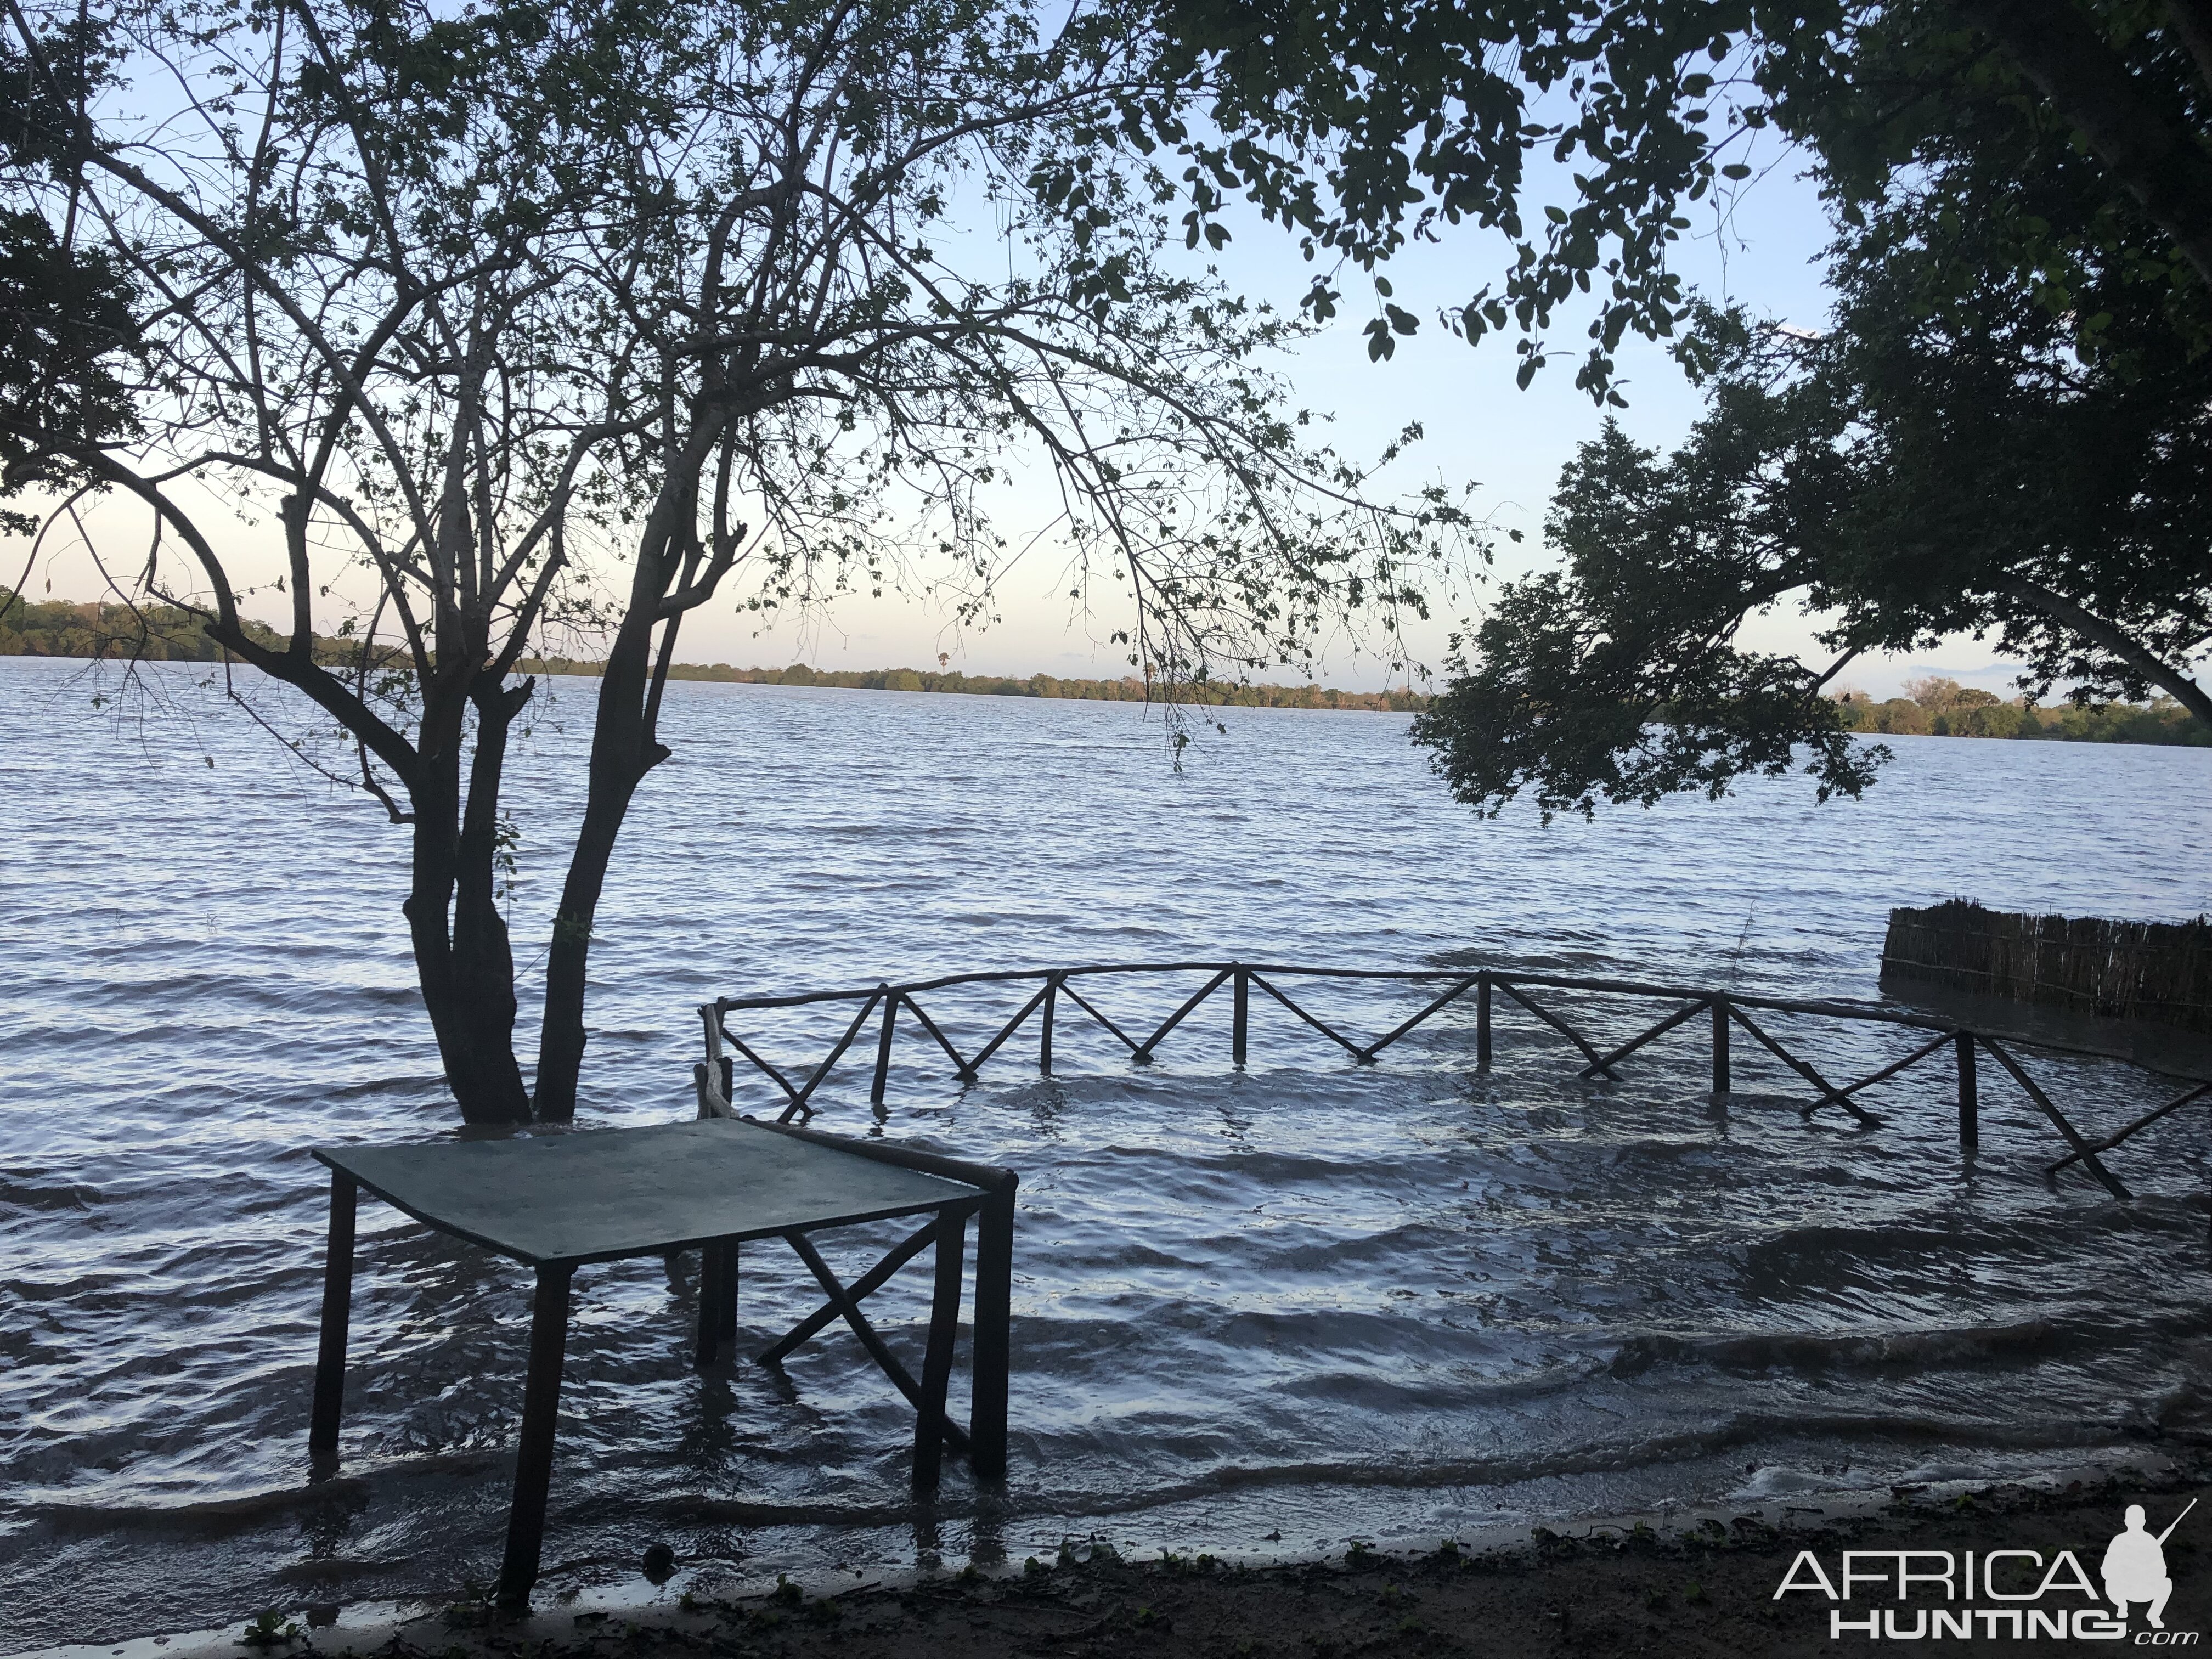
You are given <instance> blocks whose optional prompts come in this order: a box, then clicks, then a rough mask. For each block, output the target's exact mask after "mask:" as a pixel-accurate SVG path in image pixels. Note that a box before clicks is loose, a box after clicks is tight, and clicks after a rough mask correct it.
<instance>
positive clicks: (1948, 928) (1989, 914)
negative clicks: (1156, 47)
mask: <svg viewBox="0 0 2212 1659" xmlns="http://www.w3.org/2000/svg"><path fill="white" fill-rule="evenodd" d="M1881 973H1882V978H1883V979H1884V980H1885V981H1897V980H1917V981H1920V982H1922V983H1923V984H1929V985H1941V986H1945V987H1949V988H1950V989H1953V990H1959V991H1969V992H1972V993H1975V994H1979V995H1983V996H2001V997H2010V998H2012V999H2013V1000H2015V1001H2021V1002H2033V1003H2040V1004H2042V1005H2044V1006H2048V1007H2054V1008H2065V1009H2069V1010H2070V1011H2072V1012H2075V1013H2083V1014H2094V1015H2098V1016H2100V1017H2103V1018H2116V1019H2137V1020H2148V1021H2153V1022H2155V1023H2157V1024H2161V1025H2170V1026H2172V1027H2174V1028H2175V1029H2177V1030H2185V1031H2201V1032H2204V1033H2207V1034H2212V921H2206V920H2204V919H2203V917H2199V918H2198V919H2197V921H2188V922H2180V923H2172V922H2156V921H2100V920H2098V919H2096V918H2094V917H2091V916H2031V915H2013V914H2011V913H2010V912H2008V911H2003V910H1984V908H1982V907H1981V906H1980V905H1978V904H1972V903H1969V902H1966V900H1964V899H1954V900H1952V901H1951V902H1949V903H1948V904H1938V905H1936V906H1934V907H1933V908H1929V909H1925V910H1914V909H1906V908H1900V909H1896V910H1892V911H1891V912H1890V913H1889V933H1888V936H1887V939H1885V940H1884V941H1883V943H1882V947H1881Z"/></svg>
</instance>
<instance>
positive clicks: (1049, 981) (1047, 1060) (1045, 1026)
mask: <svg viewBox="0 0 2212 1659" xmlns="http://www.w3.org/2000/svg"><path fill="white" fill-rule="evenodd" d="M1059 1001H1060V975H1058V974H1047V975H1045V976H1044V1007H1043V1009H1042V1013H1043V1016H1044V1017H1043V1018H1042V1019H1041V1020H1039V1021H1038V1022H1037V1070H1038V1072H1039V1073H1042V1075H1044V1076H1046V1077H1050V1076H1051V1075H1052V1011H1053V1008H1054V1006H1055V1005H1056V1004H1057V1003H1058V1002H1059ZM976 1248H977V1249H981V1246H980V1245H978V1246H977V1247H976Z"/></svg>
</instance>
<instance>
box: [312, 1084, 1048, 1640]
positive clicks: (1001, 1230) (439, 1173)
mask: <svg viewBox="0 0 2212 1659" xmlns="http://www.w3.org/2000/svg"><path fill="white" fill-rule="evenodd" d="M315 1156H316V1158H319V1159H320V1160H321V1161H322V1162H323V1163H324V1164H327V1165H329V1166H330V1170H331V1227H330V1249H329V1254H328V1256H327V1258H326V1260H325V1267H324V1276H323V1318H322V1342H321V1348H320V1352H319V1354H318V1357H317V1359H316V1364H315V1400H314V1410H313V1416H312V1418H311V1419H310V1427H309V1430H308V1435H307V1445H308V1449H309V1452H310V1454H311V1455H312V1456H313V1459H314V1460H315V1462H317V1463H318V1464H319V1466H321V1467H322V1468H325V1469H327V1468H330V1467H332V1466H333V1465H334V1463H335V1461H336V1458H337V1443H338V1413H339V1408H340V1406H341V1404H342V1401H343V1395H344V1389H345V1348H346V1323H347V1319H348V1316H349V1312H350V1310H351V1305H352V1292H353V1242H354V1211H355V1204H356V1194H357V1193H358V1191H359V1189H361V1188H367V1189H368V1191H369V1192H371V1193H374V1194H375V1195H376V1196H377V1197H379V1198H381V1199H383V1200H385V1201H386V1203H389V1204H392V1205H395V1206H398V1208H400V1209H402V1210H404V1211H405V1212H407V1213H408V1214H409V1215H411V1216H413V1217H414V1218H416V1220H418V1221H421V1222H422V1223H424V1224H425V1225H428V1226H432V1227H435V1228H436V1229H437V1230H438V1231H441V1232H444V1233H450V1234H452V1235H453V1237H456V1238H465V1239H467V1240H469V1241H470V1242H471V1243H477V1244H481V1245H483V1247H484V1248H485V1249H490V1250H496V1251H497V1252H499V1253H500V1254H501V1255H508V1256H513V1258H514V1259H515V1260H516V1261H521V1262H524V1263H526V1264H527V1265H529V1266H530V1267H534V1268H535V1269H536V1270H537V1273H538V1290H537V1296H536V1298H535V1301H534V1303H533V1304H532V1315H531V1324H530V1367H529V1374H528V1378H527V1380H526V1383H524V1385H523V1405H522V1434H521V1444H520V1449H519V1451H518V1453H517V1455H516V1458H515V1467H514V1502H513V1508H512V1509H511V1510H509V1512H508V1516H507V1553H506V1557H505V1559H504V1562H503V1564H502V1565H501V1570H500V1577H499V1599H500V1601H501V1604H502V1605H504V1606H506V1607H522V1606H526V1605H527V1604H528V1602H529V1599H530V1589H531V1586H532V1584H533V1583H535V1582H536V1581H537V1577H538V1552H539V1547H540V1546H541V1544H542V1543H543V1541H544V1531H545V1498H546V1489H547V1486H548V1485H549V1483H550V1479H551V1475H552V1471H553V1431H554V1424H555V1420H556V1417H557V1416H558V1413H559V1407H560V1399H561V1366H562V1355H563V1352H564V1350H565V1348H566V1346H567V1339H568V1287H569V1281H570V1279H572V1278H573V1276H574V1273H575V1271H576V1269H577V1268H578V1267H581V1266H583V1265H585V1264H586V1263H587V1262H593V1261H619V1260H621V1259H622V1258H623V1257H625V1256H634V1255H661V1254H665V1253H666V1252H669V1251H672V1250H682V1249H698V1250H700V1251H701V1252H702V1269H701V1273H700V1297H699V1336H698V1360H699V1363H700V1364H706V1363H708V1361H709V1360H711V1359H712V1358H714V1355H715V1354H716V1352H718V1351H719V1349H720V1346H721V1345H722V1343H723V1342H724V1341H726V1340H728V1339H730V1338H732V1337H734V1336H735V1334H736V1333H737V1301H738V1271H737V1270H738V1245H739V1244H740V1243H743V1242H744V1241H745V1240H747V1239H764V1238H781V1239H782V1240H784V1241H785V1242H786V1243H788V1244H789V1245H790V1246H791V1247H792V1249H794V1250H795V1251H797V1252H798V1254H799V1258H800V1259H801V1260H802V1261H805V1264H806V1266H807V1268H808V1270H809V1271H810V1272H811V1273H813V1275H814V1277H815V1279H816V1280H817V1282H818V1283H819V1284H820V1285H821V1286H822V1290H823V1294H824V1295H825V1297H827V1298H828V1299H827V1301H826V1302H825V1303H824V1304H823V1306H822V1307H821V1308H820V1309H818V1310H816V1312H814V1313H813V1314H811V1315H810V1316H808V1317H807V1318H806V1319H805V1320H803V1321H801V1322H799V1324H798V1325H797V1326H795V1327H793V1329H792V1330H791V1331H790V1332H789V1333H787V1334H786V1335H785V1336H784V1337H783V1338H782V1339H781V1340H780V1341H778V1342H777V1343H775V1345H774V1346H771V1347H769V1349H767V1350H766V1351H765V1352H763V1353H762V1354H761V1355H760V1356H759V1358H760V1359H761V1361H762V1362H763V1364H775V1363H777V1362H779V1361H781V1359H782V1358H783V1357H784V1356H785V1355H786V1354H787V1353H789V1352H791V1351H792V1350H793V1348H796V1347H797V1346H799V1344H800V1343H802V1342H804V1341H805V1340H807V1339H808V1338H809V1337H811V1336H812V1335H813V1334H815V1333H816V1332H817V1331H819V1330H821V1329H823V1328H824V1327H825V1326H827V1325H829V1324H830V1323H831V1322H833V1321H836V1320H837V1319H839V1318H842V1319H843V1320H844V1322H846V1324H847V1325H848V1326H849V1327H851V1328H852V1330H853V1333H854V1335H856V1336H857V1337H859V1338H860V1341H861V1343H862V1345H863V1346H865V1347H866V1349H867V1351H868V1352H869V1354H870V1356H871V1357H872V1358H874V1360H875V1361H876V1363H877V1364H878V1365H879V1366H880V1367H882V1369H883V1370H884V1375H885V1376H888V1377H890V1380H891V1382H892V1383H894V1384H895V1385H896V1387H897V1388H898V1389H899V1391H900V1392H901V1393H902V1394H903V1395H905V1396H906V1397H907V1399H908V1401H910V1402H911V1403H912V1404H913V1406H914V1407H915V1437H914V1483H915V1487H916V1489H917V1490H919V1491H921V1492H931V1491H933V1490H935V1488H936V1486H937V1483H938V1470H939V1463H940V1462H941V1461H942V1456H943V1449H944V1447H945V1445H946V1444H947V1443H950V1444H951V1446H952V1448H953V1449H954V1450H956V1451H965V1452H966V1453H967V1455H968V1460H969V1467H970V1468H972V1469H973V1470H974V1472H975V1474H977V1475H978V1476H979V1477H981V1478H983V1479H986V1480H997V1479H999V1478H1000V1477H1001V1476H1003V1475H1004V1474H1005V1473H1006V1372H1007V1362H1008V1328H1007V1324H1008V1311H1007V1310H1008V1298H1009V1296H1010V1294H1011V1290H1012V1276H1013V1227H1014V1185H1015V1176H1014V1173H1013V1171H1012V1170H1000V1169H994V1168H992V1167H990V1166H987V1165H984V1164H968V1163H963V1162H961V1161H960V1160H957V1159H955V1158H939V1157H938V1156H936V1155H934V1154H933V1153H929V1152H915V1151H910V1150H908V1149H906V1148H903V1147H900V1146H894V1145H891V1144H889V1143H886V1142H884V1141H879V1140H851V1139H846V1138H844V1137H842V1136H838V1135H829V1134H823V1133H819V1132H817V1131H815V1130H811V1129H802V1128H797V1127H789V1126H785V1125H780V1124H767V1123H757V1122H754V1121H751V1120H750V1119H733V1118H707V1119H702V1121H697V1122H693V1123H668V1124H656V1125H653V1126H652V1127H647V1128H640V1129H603V1130H594V1131H587V1132H584V1133H566V1134H555V1135H535V1136H526V1137H525V1136H518V1137H513V1138H509V1139H496V1140H445V1141H435V1142H431V1143H428V1144H425V1145H416V1146H334V1147H323V1148H319V1149H317V1151H316V1152H315ZM970 1215H973V1216H975V1217H976V1218H977V1221H976V1229H975V1232H976V1239H975V1345H974V1348H975V1352H974V1358H973V1361H972V1367H973V1373H974V1389H973V1395H972V1398H971V1403H970V1407H969V1423H968V1428H967V1430H966V1431H965V1432H963V1431H962V1430H961V1428H960V1426H959V1425H957V1424H956V1423H953V1422H952V1421H951V1419H948V1418H947V1417H946V1415H945V1389H946V1384H947V1382H948V1381H949V1379H950V1377H951V1370H952V1348H953V1340H954V1337H955V1335H956V1334H957V1329H958V1324H959V1317H960V1292H961V1268H962V1255H963V1245H964V1240H965V1235H966V1230H967V1224H968V1218H969V1216H970ZM898 1216H921V1217H927V1225H924V1226H923V1227H922V1229H921V1231H919V1232H917V1233H915V1234H914V1235H913V1236H912V1237H909V1238H908V1239H907V1240H906V1242H905V1243H902V1244H901V1245H900V1246H899V1247H898V1248H897V1249H895V1250H893V1251H892V1252H891V1253H890V1255H887V1256H885V1257H884V1259H883V1261H879V1262H878V1263H877V1264H876V1266H875V1267H872V1268H871V1269H870V1270H869V1271H868V1272H867V1273H866V1274H864V1275H863V1276H862V1277H861V1278H860V1279H856V1280H855V1281H854V1283H853V1284H852V1285H849V1286H848V1285H844V1284H842V1283H841V1282H839V1280H838V1279H837V1277H836V1274H835V1273H832V1272H831V1271H830V1269H829V1265H828V1264H827V1263H826V1262H825V1261H823V1259H822V1256H821V1255H820V1253H819V1252H818V1251H817V1250H816V1249H815V1248H814V1245H813V1243H812V1242H811V1239H810V1238H809V1237H808V1235H809V1234H810V1233H812V1232H815V1231H819V1230H822V1229H824V1228H830V1227H846V1226H852V1225H856V1224H858V1223H860V1222H866V1221H881V1220H885V1219H888V1218H893V1217H898ZM931 1245H934V1246H935V1247H936V1262H935V1266H936V1281H935V1285H934V1287H933V1295H932V1299H931V1304H930V1318H929V1339H928V1343H927V1350H926V1353H925V1357H924V1358H923V1360H922V1366H921V1378H920V1380H919V1381H917V1380H916V1379H915V1377H914V1376H913V1375H912V1374H911V1373H910V1372H908V1370H907V1369H906V1367H905V1366H904V1365H902V1364H900V1362H899V1360H898V1359H897V1358H896V1356H895V1355H894V1354H893V1353H892V1352H891V1351H890V1348H889V1347H888V1346H885V1344H884V1340H883V1338H882V1337H881V1336H880V1335H879V1334H878V1333H877V1331H876V1329H875V1328H874V1327H873V1326H872V1325H871V1324H870V1323H869V1322H868V1320H867V1316H866V1315H865V1314H864V1313H862V1311H861V1310H860V1303H861V1301H862V1300H863V1299H864V1298H865V1297H867V1296H869V1295H871V1294H872V1292H874V1291H877V1290H878V1289H880V1288H881V1287H882V1286H883V1285H884V1283H885V1282H887V1281H888V1280H889V1279H890V1277H891V1275H892V1274H893V1273H896V1272H897V1271H898V1269H899V1268H900V1267H902V1266H904V1265H905V1264H906V1263H907V1262H908V1261H911V1260H912V1259H913V1258H914V1257H915V1256H916V1255H920V1254H921V1252H922V1250H923V1249H925V1248H927V1247H929V1246H931Z"/></svg>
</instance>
